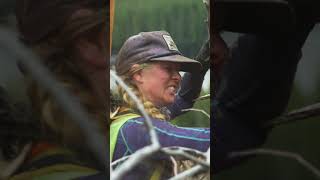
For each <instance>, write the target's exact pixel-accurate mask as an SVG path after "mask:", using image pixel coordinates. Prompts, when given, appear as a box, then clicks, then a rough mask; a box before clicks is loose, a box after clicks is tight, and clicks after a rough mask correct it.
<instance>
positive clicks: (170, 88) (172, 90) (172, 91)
mask: <svg viewBox="0 0 320 180" xmlns="http://www.w3.org/2000/svg"><path fill="white" fill-rule="evenodd" d="M168 89H169V92H170V94H173V95H175V94H176V93H177V89H178V88H177V86H169V87H168Z"/></svg>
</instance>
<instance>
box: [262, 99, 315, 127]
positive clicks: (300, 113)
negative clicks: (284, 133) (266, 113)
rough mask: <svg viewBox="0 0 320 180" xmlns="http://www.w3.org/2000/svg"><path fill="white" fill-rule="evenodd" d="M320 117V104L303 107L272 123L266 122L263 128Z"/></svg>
mask: <svg viewBox="0 0 320 180" xmlns="http://www.w3.org/2000/svg"><path fill="white" fill-rule="evenodd" d="M316 116H320V103H316V104H313V105H309V106H305V107H303V108H300V109H297V110H293V111H291V112H289V113H287V114H285V115H283V116H280V117H278V118H276V119H275V120H274V121H271V122H267V123H266V124H265V125H264V126H265V127H273V126H278V125H283V124H288V123H292V122H296V121H298V120H305V119H306V118H311V117H316Z"/></svg>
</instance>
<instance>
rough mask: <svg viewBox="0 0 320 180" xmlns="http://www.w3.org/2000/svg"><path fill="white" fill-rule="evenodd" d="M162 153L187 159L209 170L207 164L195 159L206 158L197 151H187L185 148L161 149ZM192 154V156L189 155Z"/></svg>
mask: <svg viewBox="0 0 320 180" xmlns="http://www.w3.org/2000/svg"><path fill="white" fill-rule="evenodd" d="M161 151H162V152H164V153H166V154H169V155H173V156H177V155H178V156H182V157H185V158H186V159H189V160H191V161H193V162H195V163H197V164H201V165H202V166H205V167H207V168H210V164H209V163H207V162H206V161H203V160H200V159H197V157H196V156H194V155H197V156H201V157H203V158H206V156H205V155H204V154H203V153H202V152H199V151H197V150H194V149H189V148H185V147H168V148H162V149H161ZM190 154H192V155H190Z"/></svg>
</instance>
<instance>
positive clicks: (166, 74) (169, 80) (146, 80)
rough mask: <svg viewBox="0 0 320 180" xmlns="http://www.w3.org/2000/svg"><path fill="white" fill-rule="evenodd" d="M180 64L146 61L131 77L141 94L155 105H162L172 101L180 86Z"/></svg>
mask: <svg viewBox="0 0 320 180" xmlns="http://www.w3.org/2000/svg"><path fill="white" fill-rule="evenodd" d="M179 70H180V65H179V64H178V63H172V62H154V63H148V64H147V66H146V67H144V68H143V69H142V70H141V71H138V72H137V73H135V74H134V75H133V79H134V81H135V83H136V85H137V87H138V89H139V91H140V92H141V93H142V94H143V96H144V97H145V98H146V99H147V100H149V101H151V102H152V103H153V104H154V105H155V106H157V107H162V106H166V105H169V104H171V103H173V102H174V100H175V95H176V93H177V90H178V88H179V86H180V81H181V75H180V74H179Z"/></svg>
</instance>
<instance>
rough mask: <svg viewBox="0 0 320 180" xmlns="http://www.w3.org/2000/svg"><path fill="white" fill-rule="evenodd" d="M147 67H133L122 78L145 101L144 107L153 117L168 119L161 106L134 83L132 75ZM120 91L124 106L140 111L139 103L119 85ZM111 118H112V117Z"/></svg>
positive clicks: (141, 65) (142, 65)
mask: <svg viewBox="0 0 320 180" xmlns="http://www.w3.org/2000/svg"><path fill="white" fill-rule="evenodd" d="M145 67H147V65H146V64H140V66H139V67H136V68H131V69H130V71H129V72H128V73H127V74H125V75H123V76H121V78H122V79H123V81H124V82H125V83H126V84H127V85H128V86H129V88H130V90H131V91H132V92H133V93H134V94H135V95H136V96H137V97H138V98H139V99H140V100H141V102H142V103H143V107H144V109H145V111H146V112H147V113H148V114H149V115H150V116H151V117H152V118H156V119H160V120H166V119H167V118H166V116H165V115H164V114H163V113H162V112H161V111H160V109H159V108H157V107H156V106H155V105H154V104H153V103H152V102H150V101H148V100H146V99H145V98H144V97H143V95H142V94H141V93H140V92H139V90H138V88H137V87H136V85H134V84H133V83H132V79H131V77H132V75H133V74H134V73H136V72H138V71H140V70H142V69H143V68H145ZM118 93H119V94H120V95H122V96H121V100H122V101H123V102H122V103H123V104H122V106H123V107H126V108H130V109H132V110H134V111H138V110H137V105H136V104H135V102H134V101H133V100H132V98H131V97H130V96H129V94H128V93H127V92H126V91H125V90H124V89H123V88H122V87H118ZM110 119H111V118H110Z"/></svg>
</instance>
